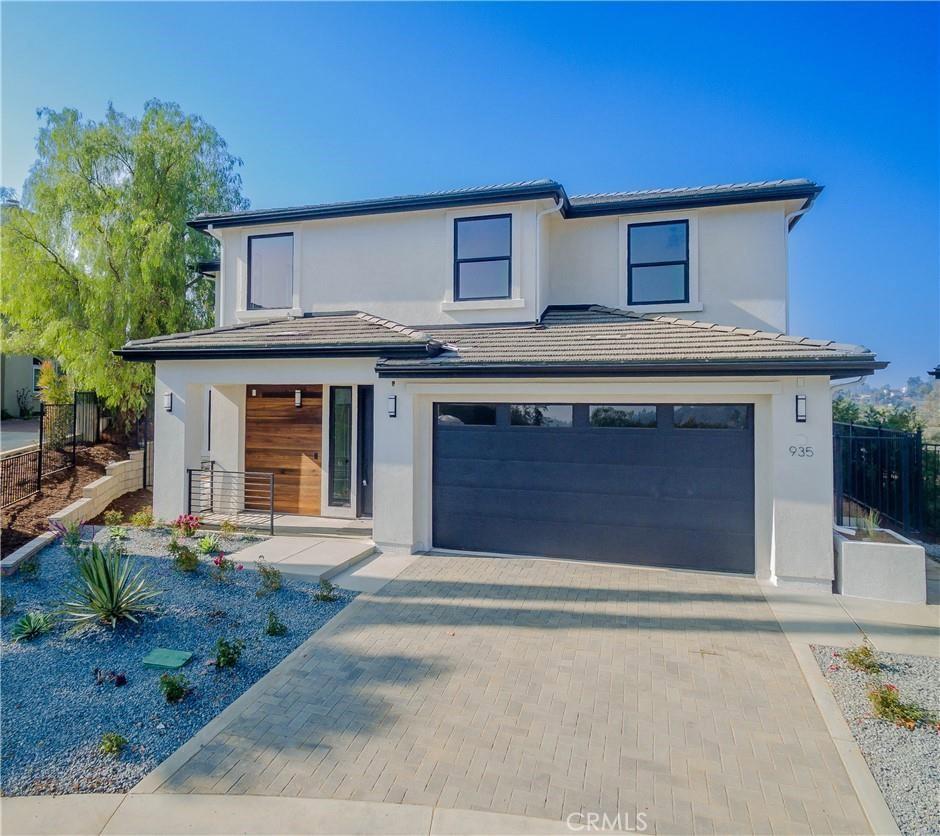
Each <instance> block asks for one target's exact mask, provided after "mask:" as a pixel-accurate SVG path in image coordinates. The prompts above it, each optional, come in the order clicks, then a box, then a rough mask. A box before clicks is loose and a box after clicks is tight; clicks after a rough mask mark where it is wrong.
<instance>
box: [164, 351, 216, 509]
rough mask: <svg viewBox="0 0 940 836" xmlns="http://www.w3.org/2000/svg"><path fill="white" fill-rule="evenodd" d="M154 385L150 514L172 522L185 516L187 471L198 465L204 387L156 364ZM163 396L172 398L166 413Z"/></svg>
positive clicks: (180, 371) (178, 370) (181, 371)
mask: <svg viewBox="0 0 940 836" xmlns="http://www.w3.org/2000/svg"><path fill="white" fill-rule="evenodd" d="M155 385H156V391H155V398H154V401H155V402H154V406H155V409H154V413H155V414H154V457H153V462H154V463H153V512H154V515H155V516H156V517H157V518H158V519H161V520H172V519H175V518H176V517H177V516H179V515H180V514H183V513H185V512H186V507H187V477H186V469H187V468H198V467H199V465H200V457H201V454H202V434H203V422H204V414H203V398H204V393H203V388H204V387H203V386H201V385H199V384H191V383H187V382H186V374H185V369H184V367H181V366H177V367H176V368H174V367H173V366H172V365H170V364H166V363H157V364H156V384H155ZM166 393H171V394H172V405H171V409H170V410H169V411H168V410H167V409H166V408H165V406H164V403H165V395H166Z"/></svg>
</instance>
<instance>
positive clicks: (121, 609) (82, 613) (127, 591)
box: [62, 544, 160, 628]
mask: <svg viewBox="0 0 940 836" xmlns="http://www.w3.org/2000/svg"><path fill="white" fill-rule="evenodd" d="M134 565H135V564H134V563H133V562H132V561H131V560H130V558H128V557H127V556H126V555H124V554H122V553H121V552H120V550H118V549H114V548H112V547H109V548H107V549H105V550H102V549H100V548H99V547H98V546H97V545H95V544H92V546H91V548H90V549H88V550H86V551H85V552H84V553H83V554H82V555H81V557H79V559H78V567H77V569H78V577H77V579H76V580H75V581H73V582H72V583H71V584H70V585H69V586H68V587H67V593H68V595H69V596H70V599H69V600H67V601H66V602H65V603H63V605H62V612H63V614H64V615H65V617H66V618H67V619H68V620H69V621H74V622H76V623H77V624H88V623H91V622H93V621H102V622H105V623H107V624H110V625H111V627H112V628H114V627H115V625H116V624H117V623H118V621H120V620H121V619H124V618H126V619H128V620H129V621H133V622H134V623H135V624H136V623H137V616H138V615H140V614H142V613H145V612H150V611H152V610H153V605H152V604H150V603H148V602H150V601H151V600H152V599H153V598H156V597H157V596H158V595H159V594H160V593H159V591H157V590H155V589H153V588H151V587H150V585H149V584H148V583H147V581H146V579H145V577H144V572H143V569H138V570H137V572H135V573H133V574H131V573H132V571H133V569H134Z"/></svg>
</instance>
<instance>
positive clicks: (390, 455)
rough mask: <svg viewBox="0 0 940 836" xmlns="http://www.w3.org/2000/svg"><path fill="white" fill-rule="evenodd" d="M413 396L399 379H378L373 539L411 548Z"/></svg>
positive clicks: (380, 542)
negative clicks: (391, 403)
mask: <svg viewBox="0 0 940 836" xmlns="http://www.w3.org/2000/svg"><path fill="white" fill-rule="evenodd" d="M390 395H394V396H395V397H396V398H397V404H396V412H397V414H396V417H394V418H390V417H389V415H388V398H389V396H390ZM412 406H413V404H412V398H411V395H410V394H409V393H408V392H407V390H406V387H405V386H403V385H402V384H401V383H399V384H398V385H396V386H392V384H391V381H388V380H379V381H377V383H376V386H375V443H374V451H375V452H374V460H373V481H374V484H373V496H372V504H373V514H372V519H373V534H372V536H373V539H374V540H375V542H376V543H377V544H379V545H380V546H381V545H385V546H396V547H405V548H408V549H411V547H412V546H413V544H414V484H415V480H414V441H415V424H414V414H413V409H412Z"/></svg>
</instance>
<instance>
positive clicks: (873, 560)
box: [833, 528, 927, 604]
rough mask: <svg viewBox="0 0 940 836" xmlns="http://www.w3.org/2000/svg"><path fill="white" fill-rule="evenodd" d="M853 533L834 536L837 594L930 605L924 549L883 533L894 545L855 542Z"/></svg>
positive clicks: (837, 532)
mask: <svg viewBox="0 0 940 836" xmlns="http://www.w3.org/2000/svg"><path fill="white" fill-rule="evenodd" d="M852 531H853V530H852V529H847V528H846V529H840V528H836V529H835V531H834V532H833V541H834V544H835V558H836V592H838V593H840V594H841V595H852V596H855V597H856V598H877V599H880V600H882V601H898V602H901V603H910V604H923V603H926V601H927V571H926V568H925V564H924V547H923V546H918V545H917V544H916V543H912V542H911V541H910V540H908V539H907V538H906V537H902V536H901V535H900V534H896V533H895V532H893V531H887V530H886V529H879V531H883V532H884V533H885V534H888V535H889V536H891V538H892V540H893V542H890V543H878V542H873V541H871V540H852V539H850V538H849V537H848V536H847V535H848V534H850V533H852Z"/></svg>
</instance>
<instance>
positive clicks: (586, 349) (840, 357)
mask: <svg viewBox="0 0 940 836" xmlns="http://www.w3.org/2000/svg"><path fill="white" fill-rule="evenodd" d="M425 332H426V334H427V335H428V336H429V337H430V338H431V339H433V340H436V341H438V342H440V343H442V344H443V346H444V350H443V351H442V352H441V353H439V354H437V355H436V356H434V357H429V358H424V359H422V360H421V361H420V362H419V363H414V362H411V361H407V360H399V359H392V358H389V359H387V360H381V361H380V362H379V368H380V370H381V371H387V372H393V371H394V370H395V369H399V370H401V369H404V368H417V367H420V369H422V370H425V371H432V370H439V371H442V372H446V371H448V370H459V369H460V368H462V367H487V368H493V369H495V368H499V367H508V366H522V365H535V366H539V367H551V366H564V365H568V366H584V367H590V366H593V365H604V366H623V367H628V366H631V365H656V364H663V365H668V364H678V365H699V366H702V365H707V364H716V363H745V362H753V363H768V362H776V361H783V362H785V363H790V362H805V363H806V364H808V365H810V366H814V365H816V364H825V363H831V362H834V361H849V362H862V363H873V362H875V355H874V354H872V353H871V352H870V351H869V350H868V349H866V348H863V347H861V346H855V345H846V344H842V343H835V342H832V341H828V340H811V339H808V338H805V337H794V336H789V335H786V334H778V333H775V332H766V331H759V330H757V329H752V328H736V327H733V326H725V325H715V324H713V323H710V322H700V321H696V320H690V319H681V318H678V317H673V316H655V315H650V314H637V313H632V312H630V311H624V310H618V309H615V308H607V307H603V306H601V305H591V306H578V307H552V308H549V309H548V310H546V312H545V314H544V316H543V317H542V319H541V320H540V322H538V323H534V324H520V325H505V326H477V327H465V326H460V327H451V328H446V327H445V328H435V327H433V326H429V327H427V328H426V329H425Z"/></svg>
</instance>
